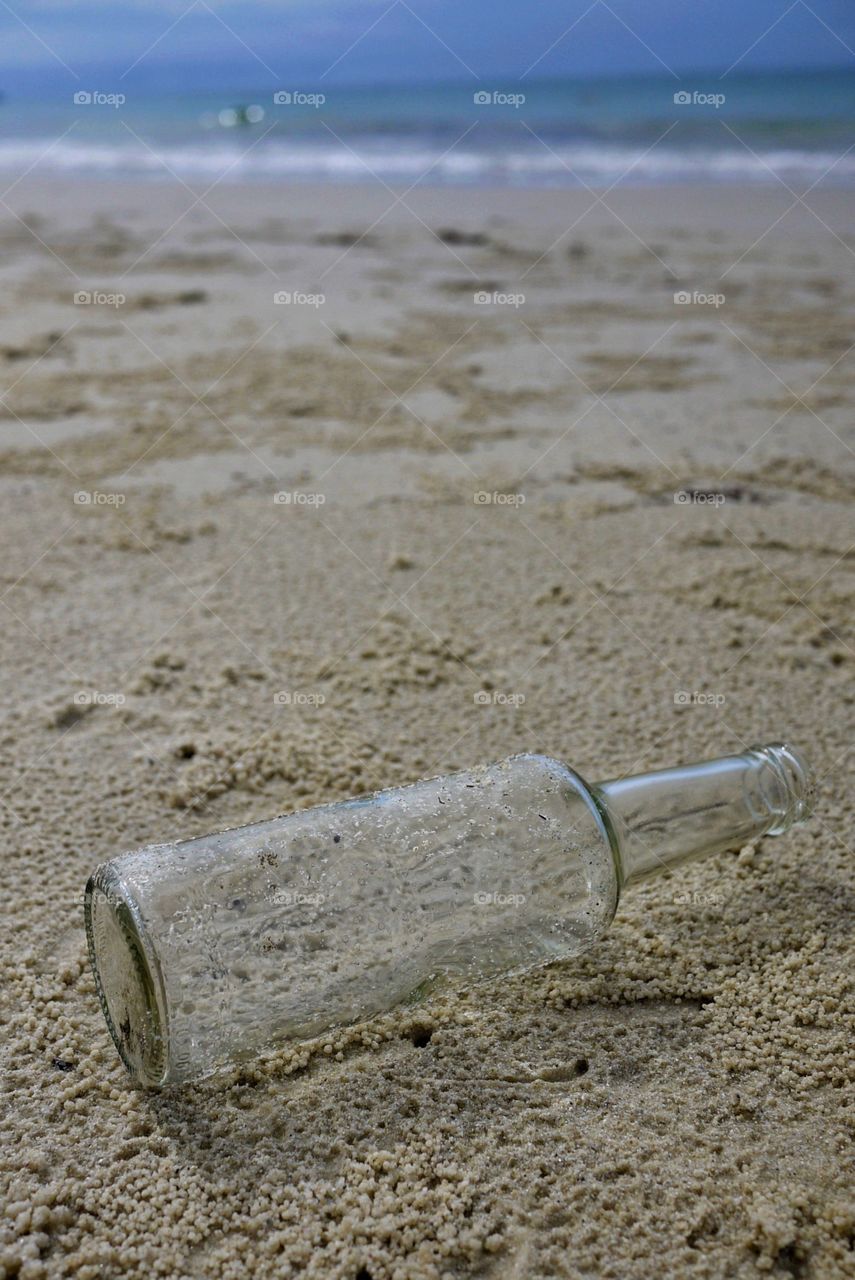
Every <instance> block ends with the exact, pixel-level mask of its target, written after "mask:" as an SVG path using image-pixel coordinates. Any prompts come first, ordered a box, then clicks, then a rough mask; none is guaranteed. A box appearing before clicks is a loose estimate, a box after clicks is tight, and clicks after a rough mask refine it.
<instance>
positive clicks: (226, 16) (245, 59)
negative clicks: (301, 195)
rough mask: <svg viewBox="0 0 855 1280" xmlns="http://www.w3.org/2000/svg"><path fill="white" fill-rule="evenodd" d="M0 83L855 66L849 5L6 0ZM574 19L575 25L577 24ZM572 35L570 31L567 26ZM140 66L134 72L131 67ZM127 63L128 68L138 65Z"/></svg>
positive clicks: (832, 1) (793, 0)
mask: <svg viewBox="0 0 855 1280" xmlns="http://www.w3.org/2000/svg"><path fill="white" fill-rule="evenodd" d="M8 5H9V7H6V4H5V0H4V4H3V5H2V6H0V87H5V88H6V89H7V90H9V91H12V92H14V91H15V90H19V89H20V90H25V89H27V88H32V87H34V86H38V85H42V86H44V87H49V86H52V85H56V86H57V87H58V88H62V89H67V87H68V85H69V84H70V83H73V82H74V80H75V79H76V78H80V77H83V76H86V75H87V74H89V75H90V77H91V74H92V73H93V72H97V73H98V75H99V77H100V79H101V80H103V81H104V87H105V88H106V87H109V86H110V84H111V83H112V81H113V80H115V79H117V78H118V77H119V76H121V77H122V79H123V82H124V83H125V84H131V83H134V84H136V85H137V86H140V87H142V86H150V87H163V88H180V87H197V88H205V87H213V86H215V85H218V84H220V83H223V84H225V83H228V84H231V85H236V84H246V85H247V86H250V85H257V86H258V87H259V88H266V87H269V86H271V85H273V84H275V83H282V82H292V81H293V82H295V83H296V81H298V80H299V81H300V82H301V83H302V84H305V85H306V86H307V87H308V86H311V85H313V84H316V83H317V82H319V81H320V80H323V82H324V83H326V84H333V83H336V84H345V83H349V84H365V83H378V82H381V83H383V82H385V83H393V82H400V81H404V82H408V83H421V82H425V81H447V80H471V81H472V82H473V83H474V82H476V81H478V80H484V81H490V80H494V79H496V78H497V77H504V78H505V79H506V80H511V79H516V78H518V77H520V76H524V75H528V76H531V77H534V76H539V77H550V76H563V75H587V76H600V75H612V74H614V75H619V74H624V73H634V74H644V73H665V72H667V71H671V72H673V73H675V74H676V75H685V74H688V73H691V72H692V71H702V72H705V73H707V74H712V75H721V74H722V73H724V72H726V71H727V70H728V69H729V68H731V67H733V66H734V64H736V67H735V68H734V70H739V71H751V70H775V69H781V68H789V67H792V68H801V67H804V68H815V67H826V66H828V67H832V66H833V67H849V68H851V69H853V70H855V4H853V2H852V0H810V3H807V2H806V0H594V3H593V4H592V3H591V0H514V2H513V3H508V2H503V0H240V2H235V0H232V2H230V3H221V2H220V0H195V3H192V2H191V0H144V2H143V0H103V2H102V0H27V2H26V3H24V2H19V0H8ZM573 24H575V25H573ZM571 26H572V29H571V30H568V28H571ZM132 64H133V67H132ZM131 67H132V69H129V68H131Z"/></svg>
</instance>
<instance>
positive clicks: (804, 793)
mask: <svg viewBox="0 0 855 1280" xmlns="http://www.w3.org/2000/svg"><path fill="white" fill-rule="evenodd" d="M751 749H752V751H754V752H755V754H756V755H759V756H762V758H763V760H764V761H765V762H766V763H767V764H768V766H769V769H770V773H769V779H768V784H769V787H770V789H771V790H772V791H774V792H776V793H777V794H775V795H770V796H769V801H770V808H772V809H773V810H774V811H776V812H777V813H778V814H779V816H778V818H777V819H776V821H775V823H774V825H773V826H771V827H770V828H769V830H768V832H767V834H768V835H770V836H779V835H782V834H783V832H785V831H789V829H790V827H792V826H793V825H794V824H795V823H796V822H802V821H803V820H804V819H805V818H809V817H810V815H811V814H812V813H813V810H814V805H815V804H816V778H815V776H814V774H813V771H812V770H811V768H810V767H809V765H808V764H807V762H806V761H805V759H804V757H803V756H802V755H800V754H799V752H798V751H796V749H795V747H791V746H790V745H789V743H786V742H770V743H766V744H763V745H757V746H754V747H752V748H751Z"/></svg>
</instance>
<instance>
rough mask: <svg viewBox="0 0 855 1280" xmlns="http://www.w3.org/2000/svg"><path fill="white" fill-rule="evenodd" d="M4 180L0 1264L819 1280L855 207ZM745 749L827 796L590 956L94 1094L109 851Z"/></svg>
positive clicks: (834, 1016) (842, 1030)
mask: <svg viewBox="0 0 855 1280" xmlns="http://www.w3.org/2000/svg"><path fill="white" fill-rule="evenodd" d="M6 201H7V203H8V205H9V206H10V208H11V209H12V210H14V215H17V216H14V215H13V214H12V213H11V212H7V211H5V210H0V214H2V216H0V239H2V245H3V249H4V250H5V254H4V267H3V300H4V303H5V306H4V313H3V318H2V328H0V364H2V371H3V389H4V399H3V400H2V401H0V494H1V495H2V510H3V531H4V535H5V547H6V550H5V554H4V557H3V565H2V591H0V595H2V606H3V607H2V615H3V617H2V644H3V652H4V659H5V670H6V673H7V674H6V695H5V698H4V702H3V708H2V723H3V727H2V745H3V751H2V758H0V797H2V802H1V803H0V828H2V854H3V856H2V862H0V876H2V900H3V921H4V928H3V935H2V942H0V964H2V975H3V981H2V1019H3V1043H2V1052H3V1057H4V1071H5V1085H6V1090H5V1094H4V1101H3V1110H2V1144H0V1146H1V1148H2V1154H1V1155H0V1166H2V1167H0V1175H2V1178H1V1179H0V1185H2V1193H0V1194H2V1197H3V1200H4V1201H5V1204H6V1209H7V1213H6V1215H5V1218H4V1227H3V1232H4V1234H3V1237H2V1244H0V1274H5V1275H7V1276H15V1275H18V1276H20V1277H22V1280H36V1278H37V1277H42V1276H46V1277H47V1276H51V1277H52V1276H66V1275H72V1274H73V1275H76V1276H78V1277H80V1278H81V1280H86V1278H90V1280H95V1278H96V1277H97V1278H99V1280H100V1278H101V1277H112V1276H130V1277H146V1280H148V1278H149V1277H151V1276H155V1275H163V1276H170V1277H209V1276H210V1277H215V1276H216V1277H243V1276H246V1275H262V1276H290V1275H294V1274H297V1273H298V1272H299V1273H300V1274H306V1275H308V1276H310V1277H342V1278H343V1280H369V1278H371V1280H386V1278H392V1277H395V1278H396V1280H400V1278H409V1277H414V1278H423V1280H428V1278H431V1277H449V1278H450V1277H461V1278H462V1277H470V1276H485V1277H492V1276H496V1277H541V1276H543V1277H546V1276H550V1277H551V1276H567V1277H582V1276H584V1277H590V1276H604V1277H621V1278H622V1280H625V1278H626V1277H636V1276H637V1277H649V1276H654V1275H662V1274H672V1275H678V1274H679V1275H692V1276H698V1277H702V1276H716V1277H718V1276H738V1277H750V1276H754V1275H755V1274H756V1273H757V1272H762V1273H766V1274H769V1275H772V1276H799V1277H810V1276H816V1277H823V1280H830V1278H832V1277H836V1276H844V1275H846V1276H851V1275H852V1274H853V1254H852V1247H853V1232H855V1213H853V1207H852V1202H851V1199H850V1197H849V1192H848V1188H849V1186H850V1184H851V1163H850V1162H849V1155H850V1149H849V1148H848V1147H847V1145H846V1138H847V1129H846V1114H847V1112H846V1106H847V1103H848V1102H849V1101H850V1099H851V1082H852V1016H851V1015H852V1002H851V987H850V986H849V985H848V973H849V972H850V970H851V954H852V953H851V943H850V935H849V921H850V916H849V914H848V909H849V907H850V905H851V901H852V898H851V883H852V849H851V829H852V822H851V819H852V788H851V781H850V778H851V773H850V770H849V768H848V766H849V763H850V760H851V717H852V702H853V695H852V669H853V668H852V661H853V638H852V629H851V620H852V600H853V585H855V584H853V549H852V522H851V494H852V481H853V474H855V465H853V449H855V435H853V427H852V417H851V407H850V406H851V398H852V390H853V386H855V363H853V361H855V356H854V355H853V354H852V353H851V350H850V344H851V343H852V341H853V337H855V334H853V315H855V285H853V275H852V259H853V256H855V209H853V207H852V202H851V199H850V198H849V196H848V195H847V194H846V193H843V192H841V193H827V192H820V191H815V192H813V193H812V194H811V195H810V196H809V198H808V203H809V205H810V206H811V209H812V210H813V212H811V211H810V210H809V209H807V208H805V207H804V206H802V205H799V204H796V205H795V206H794V207H792V208H791V207H790V206H792V204H793V202H792V199H791V197H790V196H789V195H788V193H787V192H786V191H784V190H783V189H781V190H753V191H747V190H746V191H740V190H737V189H735V188H730V189H719V190H713V189H711V190H708V191H703V190H695V191H692V190H669V191H646V190H638V191H626V190H624V191H620V192H612V193H611V194H610V195H609V196H607V197H606V203H605V204H603V203H595V202H593V201H592V199H591V197H590V196H589V195H587V193H585V192H572V193H526V192H522V191H520V192H487V193H485V192H475V191H452V190H428V189H424V190H422V189H417V190H415V191H412V192H410V193H409V194H407V195H405V196H404V198H403V199H402V200H400V201H398V202H397V204H395V205H394V206H393V207H392V208H391V210H390V209H389V206H390V205H391V204H392V197H391V196H390V195H389V193H388V192H387V191H384V190H383V189H382V188H381V187H366V188H361V189H357V188H352V189H340V190H335V189H333V188H327V189H323V190H313V189H311V188H308V187H307V188H299V189H296V190H291V191H282V190H272V189H271V190H268V189H265V188H258V189H254V190H252V191H248V190H246V189H240V188H237V187H234V188H227V187H225V186H220V187H217V188H216V189H215V190H214V191H212V192H210V193H209V194H208V195H206V196H205V197H204V200H202V201H201V202H199V203H196V204H194V203H193V201H194V195H192V194H190V193H188V191H187V190H185V189H183V188H181V187H180V186H179V185H177V184H170V183H168V182H165V183H164V184H162V185H156V184H152V185H150V186H147V187H133V186H127V187H122V186H119V185H108V184H100V185H99V184H97V183H92V184H88V185H87V184H78V185H77V186H76V187H74V188H72V187H70V186H67V185H63V184H62V183H48V182H41V181H36V180H35V175H31V176H29V177H27V178H26V179H25V180H24V181H22V182H21V183H19V184H18V185H17V186H16V187H15V189H14V190H13V191H12V192H10V193H9V194H8V195H7V196H6ZM591 206H593V207H591ZM776 220H777V221H776ZM25 223H26V224H27V225H24V224H25ZM773 224H774V225H773ZM770 227H771V228H772V229H771V230H769V228H770ZM435 233H439V234H438V235H437V234H435ZM680 290H685V291H688V292H689V293H690V294H701V295H704V296H706V297H709V295H717V294H723V295H724V301H723V302H722V303H720V304H719V305H716V303H715V302H709V301H706V302H704V301H692V302H690V303H688V304H675V302H674V294H675V292H677V291H680ZM80 291H89V292H90V293H92V292H100V293H102V294H104V295H110V294H116V293H120V294H123V295H124V301H123V302H122V303H121V304H120V305H111V304H110V303H109V302H107V301H102V302H95V303H89V304H78V305H75V304H74V302H73V297H74V294H75V293H76V292H80ZM283 291H284V292H287V293H290V294H291V295H292V301H291V302H290V303H287V302H286V303H279V304H277V303H274V294H275V293H277V292H283ZM476 291H485V292H486V293H488V294H489V295H490V296H491V299H492V298H493V296H494V295H497V296H498V297H500V298H503V299H504V301H493V300H491V301H490V302H489V303H486V304H483V303H482V304H476V303H475V301H474V293H475V292H476ZM320 294H323V295H324V301H323V302H322V303H319V302H317V295H320ZM520 294H522V295H524V301H520V300H519V297H518V295H520ZM294 295H300V297H301V300H298V301H294ZM307 297H314V298H315V302H310V301H306V300H305V298H307ZM509 297H514V298H515V299H516V301H508V298H509ZM113 301H114V302H115V301H116V300H115V299H114V300H113ZM277 493H278V494H286V495H288V497H289V498H290V501H280V502H275V501H274V495H275V494H277ZM76 494H78V495H79V494H84V495H87V500H85V501H84V502H81V501H80V500H78V501H75V495H76ZM677 494H683V495H686V500H678V501H675V495H677ZM478 495H488V496H489V498H490V500H489V501H482V500H481V499H480V496H478ZM496 495H498V497H497V496H496ZM709 495H714V497H715V500H714V501H709V500H705V499H707V498H708V497H709ZM509 499H511V500H509ZM480 691H487V692H488V694H489V697H488V698H487V700H486V701H485V700H483V699H481V700H478V701H476V699H475V695H476V694H477V693H479V692H480ZM277 693H279V694H283V693H285V694H287V695H289V696H288V697H287V698H281V697H280V698H279V699H278V700H277V699H276V698H275V695H276V694H277ZM511 695H513V696H511ZM684 695H685V696H684ZM785 736H789V737H791V739H792V741H793V742H795V743H796V744H797V745H798V746H800V747H801V748H802V749H803V750H804V751H805V752H806V753H807V754H808V755H809V756H810V758H811V759H812V760H813V761H814V763H815V765H816V768H817V770H818V772H819V774H820V777H821V786H820V804H819V810H818V813H817V815H816V817H815V818H814V819H813V820H812V821H811V822H810V823H809V824H808V825H806V826H803V827H800V828H797V829H795V830H793V831H792V832H791V833H789V834H788V835H786V836H784V837H781V838H779V839H776V840H772V839H766V840H763V841H761V842H759V843H758V844H757V845H756V847H750V848H745V849H742V850H734V851H732V852H731V853H727V854H724V855H722V856H719V857H716V858H714V859H712V860H710V861H709V862H707V863H704V864H697V865H694V866H691V867H688V868H685V869H681V870H679V871H676V872H673V873H672V874H670V875H669V876H667V877H665V878H662V879H659V880H656V881H653V882H651V883H650V884H649V885H647V886H644V887H641V888H639V889H638V890H637V891H635V892H634V893H632V894H628V895H627V896H626V897H625V899H624V901H623V902H622V903H621V905H620V908H619V911H618V916H617V918H616V920H615V923H614V925H613V927H612V929H611V931H610V933H609V934H608V936H607V937H606V938H605V939H604V940H603V941H602V942H601V943H599V944H598V945H597V947H596V948H595V949H594V950H593V951H592V952H590V953H589V954H588V955H587V956H586V957H585V958H583V959H581V960H577V961H572V962H566V963H561V964H557V965H554V966H552V967H550V968H547V969H543V970H540V971H538V972H536V973H534V974H530V975H528V976H525V977H520V978H515V979H513V980H507V981H497V982H494V983H491V984H490V985H488V986H486V987H483V988H481V989H478V990H477V991H469V992H462V991H456V990H453V989H452V990H449V991H446V992H444V993H441V994H437V995H435V996H433V997H432V998H430V999H428V1000H427V1001H425V1002H424V1003H423V1004H421V1005H419V1006H413V1007H409V1008H406V1009H403V1010H399V1011H398V1012H396V1013H392V1014H389V1015H387V1016H384V1017H382V1018H380V1019H378V1020H376V1021H374V1022H371V1023H370V1024H367V1025H365V1026H361V1027H356V1028H352V1029H349V1030H345V1031H340V1032H335V1033H332V1034H330V1035H329V1036H328V1037H327V1038H325V1039H322V1040H319V1041H316V1042H312V1043H311V1044H309V1045H305V1046H293V1047H290V1048H288V1049H286V1050H284V1051H283V1052H282V1053H280V1054H279V1055H277V1056H276V1057H274V1058H272V1059H271V1060H269V1061H265V1062H263V1063H259V1064H257V1065H253V1066H251V1067H248V1068H246V1069H244V1070H243V1071H242V1072H240V1073H237V1072H235V1073H233V1074H232V1075H231V1076H229V1077H227V1078H226V1079H225V1080H224V1081H221V1082H219V1083H218V1084H213V1083H212V1084H205V1085H200V1086H198V1087H196V1088H187V1089H183V1090H181V1091H177V1092H164V1093H162V1094H150V1093H145V1092H141V1091H138V1090H136V1089H134V1088H133V1087H132V1086H131V1085H130V1083H129V1081H128V1079H127V1077H126V1075H125V1074H124V1071H123V1068H122V1067H121V1065H120V1063H119V1061H118V1058H117V1056H116V1053H115V1050H114V1048H113V1045H112V1043H111V1042H110V1040H109V1037H108V1034H107V1031H106V1027H105V1025H104V1023H103V1019H102V1017H101V1014H100V1012H99V1010H98V1007H97V1002H96V999H95V990H94V985H93V981H92V978H91V976H90V973H89V971H88V967H87V962H86V957H85V945H84V936H83V927H82V905H81V904H82V890H83V885H84V882H85V879H86V877H87V875H88V873H89V871H90V870H91V869H92V867H93V866H94V865H95V864H96V863H97V862H99V861H101V860H103V859H105V858H107V857H109V856H110V855H112V854H114V853H117V852H119V851H121V850H124V849H129V848H133V847H135V846H138V845H141V844H144V843H146V842H148V841H153V840H157V839H173V838H177V837H179V836H182V835H184V836H190V835H194V834H201V833H203V832H206V831H209V830H212V829H216V828H219V827H225V826H233V825H236V824H239V823H243V822H248V821H254V820H259V819H262V818H265V817H269V816H273V815H274V814H276V813H279V812H282V811H284V810H288V809H290V808H294V807H298V806H304V805H308V804H312V803H315V802H319V801H327V800H333V799H336V798H342V797H345V796H348V795H351V794H354V793H356V792H360V791H365V790H369V789H372V788H375V787H380V786H383V785H386V784H393V783H397V782H404V781H409V780H412V779H415V778H418V777H420V776H424V775H428V774H433V773H439V772H442V771H445V770H450V769H453V768H463V767H466V766H468V765H472V764H475V763H478V762H482V761H487V760H490V759H498V758H501V757H503V756H506V755H509V754H511V753H513V752H516V751H524V750H535V751H542V752H546V753H548V754H552V755H555V756H558V757H559V758H561V759H564V760H567V761H568V762H569V763H571V764H572V765H574V766H575V767H576V768H577V769H579V771H580V772H582V773H583V774H584V775H586V776H588V777H590V778H592V779H597V778H603V777H609V776H615V775H619V774H624V773H629V772H639V771H641V770H643V769H646V768H654V767H658V766H664V765H668V764H673V763H678V762H681V761H686V760H692V759H698V758H704V757H709V756H713V755H717V754H722V753H725V752H728V751H732V750H740V749H742V747H743V746H744V745H745V744H747V743H751V742H754V741H757V740H774V739H777V738H781V737H785Z"/></svg>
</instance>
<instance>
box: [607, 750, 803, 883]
mask: <svg viewBox="0 0 855 1280" xmlns="http://www.w3.org/2000/svg"><path fill="white" fill-rule="evenodd" d="M814 790H815V788H814V782H813V778H812V775H811V773H810V770H809V769H808V767H807V765H806V764H805V761H804V759H803V758H802V756H801V755H800V754H799V753H798V752H797V751H796V750H795V749H794V748H793V747H791V746H790V745H789V744H788V743H771V744H767V745H763V746H756V747H751V748H750V749H749V750H748V751H745V752H743V753H741V754H739V755H731V756H721V757H720V758H719V759H717V760H708V761H706V762H705V763H703V764H694V765H685V766H683V767H681V768H677V769H661V770H658V771H656V772H652V773H645V774H638V775H637V776H635V777H631V778H619V779H615V780H613V781H610V782H603V783H600V784H598V785H597V786H595V787H594V788H593V791H594V792H595V794H596V796H597V798H598V800H599V802H600V804H601V805H602V807H603V809H604V810H605V815H606V818H607V820H608V823H609V827H610V830H611V833H612V836H613V840H614V843H615V845H616V849H615V853H616V859H617V862H618V873H619V876H620V879H621V884H622V885H627V884H634V883H636V882H637V881H639V880H643V879H647V878H648V877H649V876H652V875H655V874H656V873H657V872H659V871H662V870H664V869H665V868H667V867H671V866H676V865H678V864H679V863H681V862H686V861H688V860H690V859H695V858H702V857H706V856H707V855H708V854H712V853H720V852H722V851H723V850H724V849H731V848H738V847H739V846H740V845H743V844H747V843H749V842H750V841H752V840H758V839H760V837H761V836H764V835H780V834H781V833H782V832H784V831H788V830H789V828H790V827H791V826H793V824H794V823H796V822H801V821H803V820H804V819H805V818H807V817H808V816H809V815H810V813H811V811H812V808H813V801H814Z"/></svg>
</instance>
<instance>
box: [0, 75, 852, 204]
mask: <svg viewBox="0 0 855 1280" xmlns="http://www.w3.org/2000/svg"><path fill="white" fill-rule="evenodd" d="M77 93H78V95H80V94H83V95H84V98H85V97H86V95H88V96H89V97H90V98H91V101H77V102H76V101H75V100H74V93H73V92H72V91H68V92H67V93H66V94H64V95H62V94H60V93H54V95H53V96H51V97H40V98H35V97H27V98H23V97H21V98H16V97H15V96H11V97H9V98H8V99H7V100H5V101H4V102H3V103H2V104H0V171H3V172H4V173H10V174H15V173H20V172H23V171H24V170H26V169H27V168H28V167H29V166H30V165H33V164H35V165H36V170H37V171H38V172H39V173H42V174H56V173H58V172H59V173H73V174H79V175H89V176H102V177H111V176H114V177H147V178H152V179H167V180H172V179H174V175H176V174H177V175H179V176H180V177H182V178H184V179H185V180H186V181H193V180H197V181H200V182H203V181H211V182H212V181H215V180H216V181H227V182H253V181H267V182H271V181H272V182H277V181H281V182H283V183H285V182H295V181H313V182H317V181H339V182H341V181H345V182H373V181H376V179H378V178H379V179H381V180H382V181H384V182H388V183H391V184H395V185H398V186H400V185H401V184H404V185H410V184H411V183H416V182H421V183H425V184H437V183H440V184H480V185H491V186H492V185H499V186H523V187H525V186H544V187H564V186H579V185H582V184H587V185H590V186H594V187H598V188H602V187H608V186H610V185H612V184H613V183H619V184H623V185H632V184H636V185H637V184H644V185H650V184H666V183H679V182H714V183H729V182H739V183H760V184H775V183H776V182H777V181H778V180H783V181H785V182H787V183H788V184H790V185H793V186H794V187H795V188H796V189H798V190H800V191H802V190H804V189H805V188H806V187H808V186H810V185H812V184H822V185H825V186H829V187H830V186H837V187H840V186H844V187H851V186H853V185H855V72H847V71H835V72H801V73H788V74H777V73H776V74H751V75H748V74H737V73H734V74H732V75H730V76H725V77H721V78H719V77H715V76H701V75H698V76H684V77H682V78H681V79H679V80H676V79H674V78H673V77H671V76H669V75H664V74H663V75H661V76H645V77H626V76H624V77H621V78H612V79H603V80H535V79H531V80H526V79H523V80H517V81H507V82H503V81H499V80H497V81H496V82H495V83H493V82H492V81H491V82H486V81H484V82H483V83H479V82H468V83H458V84H445V85H430V86H424V87H419V86H413V87H402V86H394V87H371V88H363V89H354V88H350V89H342V88H338V87H336V86H334V85H331V84H330V85H325V84H324V83H323V82H321V83H318V84H302V83H296V84H293V85H291V84H287V85H282V86H281V87H280V88H279V89H278V90H277V89H276V88H275V87H274V88H271V87H270V86H266V87H264V88H261V87H258V86H252V85H248V86H247V85H243V86H229V85H224V86H223V87H222V88H221V89H216V90H211V91H208V92H205V93H193V94H190V93H188V94H185V95H180V94H171V95H163V94H160V95H154V94H152V93H151V92H148V93H143V92H140V91H139V90H137V89H134V88H133V87H132V85H131V84H130V83H128V84H127V85H126V84H124V83H123V82H122V80H121V79H119V78H117V82H116V83H112V82H111V83H104V84H101V83H92V84H91V85H89V84H88V83H87V84H83V83H82V82H81V84H79V85H78V86H77ZM277 93H278V94H279V100H278V101H277V100H276V94H277ZM478 95H480V99H479V98H478ZM675 95H683V97H682V98H680V97H679V96H678V97H677V100H675ZM122 98H124V100H123V101H121V100H120V99H122ZM250 106H254V107H255V108H257V110H256V111H254V112H249V113H247V112H246V108H247V107H250ZM235 109H237V110H235ZM247 115H249V116H250V117H252V120H251V122H250V120H248V119H247ZM850 148H852V150H850Z"/></svg>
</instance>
